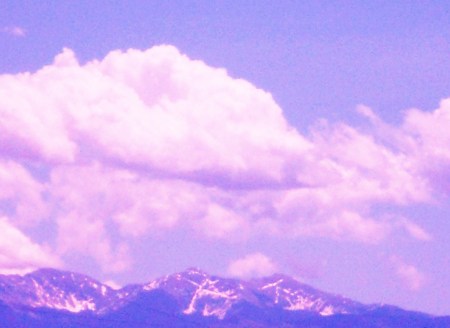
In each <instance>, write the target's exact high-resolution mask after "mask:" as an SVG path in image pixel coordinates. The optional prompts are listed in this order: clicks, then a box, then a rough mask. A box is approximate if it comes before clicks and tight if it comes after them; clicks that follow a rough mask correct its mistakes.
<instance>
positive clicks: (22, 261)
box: [0, 217, 61, 274]
mask: <svg viewBox="0 0 450 328" xmlns="http://www.w3.org/2000/svg"><path fill="white" fill-rule="evenodd" d="M60 265H61V262H60V260H59V259H58V258H57V257H56V256H55V255H52V254H51V252H50V251H48V250H46V249H45V248H44V247H42V246H41V245H38V244H36V243H34V242H33V241H31V240H30V239H29V238H28V237H27V236H26V235H24V234H23V233H22V232H21V231H20V230H18V229H17V228H15V227H14V226H13V225H12V224H11V222H10V220H9V219H8V218H6V217H1V218H0V272H1V273H2V274H13V273H18V274H23V273H26V272H29V271H33V270H35V269H37V268H39V267H58V266H60Z"/></svg>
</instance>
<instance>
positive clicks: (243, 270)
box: [228, 253, 277, 278]
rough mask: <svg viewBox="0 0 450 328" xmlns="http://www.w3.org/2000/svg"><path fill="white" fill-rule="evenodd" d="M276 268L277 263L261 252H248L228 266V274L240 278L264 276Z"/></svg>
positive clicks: (273, 271)
mask: <svg viewBox="0 0 450 328" xmlns="http://www.w3.org/2000/svg"><path fill="white" fill-rule="evenodd" d="M276 270H277V266H276V264H275V263H274V262H273V261H272V260H271V259H270V258H269V257H267V256H266V255H264V254H261V253H252V254H248V255H246V256H245V257H243V258H240V259H237V260H235V261H233V262H231V263H230V264H229V266H228V274H229V275H231V276H234V277H239V278H255V277H264V276H268V275H271V274H273V273H275V272H276Z"/></svg>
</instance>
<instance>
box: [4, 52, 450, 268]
mask: <svg viewBox="0 0 450 328" xmlns="http://www.w3.org/2000/svg"><path fill="white" fill-rule="evenodd" d="M449 104H450V101H443V102H442V103H441V107H440V108H439V109H437V110H436V111H434V112H432V113H425V112H422V111H419V110H410V111H408V112H407V113H406V116H405V122H404V123H403V124H402V125H401V126H399V127H395V126H389V125H388V124H386V123H384V122H382V121H381V120H380V119H379V118H378V117H377V116H376V115H375V114H374V112H373V111H372V110H371V109H369V108H367V107H363V106H361V107H359V112H360V113H362V114H363V115H365V116H366V117H368V118H369V120H370V121H371V122H372V124H373V126H374V129H373V130H374V132H373V131H372V132H370V133H369V132H362V131H360V130H358V129H357V128H355V127H351V126H349V125H346V124H342V123H341V124H332V123H327V122H325V121H323V122H320V123H319V124H317V125H316V126H315V127H313V128H312V129H311V132H310V134H309V135H302V134H300V133H299V132H298V131H297V130H295V129H294V128H293V127H292V126H290V125H289V124H288V123H287V122H286V120H285V118H284V116H283V112H282V110H281V108H280V107H279V106H278V105H277V104H276V103H275V101H274V100H273V98H272V96H271V95H270V94H269V93H267V92H265V91H263V90H260V89H258V88H256V87H255V86H253V85H252V84H250V83H249V82H246V81H244V80H240V79H233V78H231V77H230V76H228V75H227V73H226V71H225V70H223V69H216V68H211V67H209V66H207V65H206V64H204V63H203V62H201V61H194V60H190V59H189V58H188V57H186V56H185V55H183V54H180V53H179V51H178V50H177V49H175V48H174V47H171V46H158V47H154V48H151V49H149V50H146V51H139V50H133V49H130V50H128V51H125V52H122V51H113V52H111V53H109V54H108V55H107V56H106V57H105V58H104V59H102V60H92V61H90V62H88V63H86V64H80V63H79V62H78V60H77V59H76V56H75V54H74V53H73V51H71V50H69V49H64V50H63V51H62V53H61V54H59V55H57V56H56V57H55V60H54V63H53V64H51V65H48V66H45V67H43V68H42V69H41V70H39V71H37V72H35V73H23V74H16V75H1V76H0V155H1V158H2V159H1V160H0V187H2V188H0V190H1V191H0V211H2V212H1V213H3V214H5V215H6V214H7V215H9V216H11V217H13V218H14V221H13V222H14V224H20V225H26V224H28V225H29V226H32V225H33V224H35V223H37V222H42V220H48V222H53V224H55V225H56V227H57V231H58V235H57V236H56V237H55V238H56V239H57V244H58V254H61V256H68V254H70V252H80V253H89V254H90V255H91V256H92V257H93V258H95V259H97V261H99V262H101V265H102V266H103V267H104V268H107V267H111V268H115V270H120V269H124V268H126V267H128V266H129V265H130V263H131V262H132V259H131V258H130V256H129V254H128V253H127V246H126V245H127V242H128V241H129V239H130V238H140V237H142V236H145V235H147V234H151V233H158V234H159V233H164V231H167V230H170V229H175V228H177V227H180V226H183V227H186V226H188V227H191V228H192V229H194V230H195V231H201V232H202V233H203V234H204V235H205V236H208V237H212V238H227V239H233V237H234V236H236V235H245V236H255V235H258V234H265V233H269V234H279V235H280V236H287V237H291V238H295V237H298V236H312V237H323V238H335V239H350V240H358V241H361V242H369V243H374V242H381V241H382V240H384V239H385V238H387V237H388V236H389V235H390V234H391V233H392V231H394V230H399V229H400V230H404V231H406V232H408V233H409V235H411V236H412V237H413V238H416V239H419V240H429V239H430V238H431V236H429V235H428V234H427V233H426V231H425V230H424V229H423V228H421V227H419V226H417V224H415V223H414V222H412V221H410V220H406V219H403V218H393V219H390V220H385V219H384V216H383V215H384V213H381V214H378V212H377V211H376V209H378V210H379V209H380V208H382V207H383V205H385V204H389V205H390V206H394V207H404V206H408V205H410V204H416V203H426V202H431V199H432V198H433V197H432V196H433V192H434V191H435V190H437V189H439V190H444V191H446V192H449V191H450V186H443V181H449V180H448V179H442V176H446V175H449V176H450V170H448V165H447V164H448V163H449V162H450V154H449V153H448V149H449V147H448V146H449V145H450V135H449V134H448V129H446V126H448V123H450V114H449V112H450V105H449ZM32 167H39V170H41V171H42V172H44V173H42V172H41V173H42V174H41V176H39V174H36V172H34V173H33V174H31V173H30V172H31V171H32V169H31V168H32ZM436 177H439V179H438V178H436ZM380 205H381V206H380ZM116 230H117V231H116ZM113 234H114V236H115V238H114V240H116V241H115V242H113V241H112V240H113V238H111V235H113ZM117 240H118V241H117ZM87 245H90V246H87ZM115 254H120V256H115Z"/></svg>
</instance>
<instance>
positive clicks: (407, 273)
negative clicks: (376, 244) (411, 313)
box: [390, 256, 426, 291]
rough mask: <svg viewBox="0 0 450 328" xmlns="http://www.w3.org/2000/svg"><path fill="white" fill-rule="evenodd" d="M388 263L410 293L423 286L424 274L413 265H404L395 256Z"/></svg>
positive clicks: (424, 281)
mask: <svg viewBox="0 0 450 328" xmlns="http://www.w3.org/2000/svg"><path fill="white" fill-rule="evenodd" d="M390 261H391V264H392V265H393V266H394V270H395V273H396V275H397V277H398V278H399V279H400V281H401V282H402V284H403V285H404V286H405V287H406V288H408V289H410V290H412V291H418V290H420V289H421V288H422V287H423V286H424V285H425V283H426V276H425V274H424V273H422V272H420V271H419V269H417V268H416V267H415V266H414V265H411V264H408V263H405V262H404V261H403V260H402V259H400V258H398V257H396V256H392V257H391V258H390Z"/></svg>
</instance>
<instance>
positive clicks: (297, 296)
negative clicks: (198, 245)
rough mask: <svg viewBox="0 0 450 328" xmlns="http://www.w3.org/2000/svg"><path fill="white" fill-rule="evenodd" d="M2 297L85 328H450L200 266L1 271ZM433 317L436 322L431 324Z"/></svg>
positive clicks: (290, 284)
mask: <svg viewBox="0 0 450 328" xmlns="http://www.w3.org/2000/svg"><path fill="white" fill-rule="evenodd" d="M0 302H1V303H0V308H2V309H4V310H5V309H6V310H5V311H7V312H8V311H9V312H8V313H7V316H9V317H17V318H18V320H19V319H20V320H22V319H23V318H25V319H23V320H25V321H26V320H31V323H30V322H28V323H27V327H38V326H36V324H39V323H42V322H53V321H54V320H56V321H58V320H64V322H65V325H64V326H67V327H71V322H72V321H73V320H74V321H73V322H79V321H80V320H81V321H83V325H82V326H85V327H97V326H96V325H97V324H99V322H103V323H102V324H101V325H100V326H102V327H103V326H105V327H106V326H108V325H105V324H104V322H105V320H106V321H107V322H115V321H117V320H119V321H122V322H126V321H127V320H128V321H130V320H131V322H132V323H131V325H128V326H130V327H141V326H142V327H144V326H149V325H150V326H152V325H153V324H155V325H157V324H158V322H159V323H160V324H163V325H166V324H168V325H170V326H177V325H178V324H180V325H181V326H183V327H184V326H189V325H193V326H198V325H200V326H208V327H216V326H217V327H226V326H250V327H251V326H258V327H272V326H277V325H280V324H281V325H283V326H286V327H289V326H290V325H293V326H296V325H297V324H298V323H300V322H302V324H306V326H307V327H308V322H309V323H310V324H311V327H312V326H314V327H322V325H325V326H327V325H328V326H327V327H334V325H333V324H334V323H335V322H336V324H338V323H339V322H341V321H342V322H346V321H348V320H353V321H355V322H358V321H363V322H365V323H364V326H367V327H370V324H371V322H372V321H374V322H375V323H377V322H378V323H379V322H383V325H381V326H380V325H378V326H376V327H401V326H402V325H396V324H397V323H399V322H400V323H401V324H403V323H405V322H408V324H409V326H411V322H409V321H411V320H412V323H414V322H419V323H421V324H425V326H426V327H450V317H437V316H432V315H429V314H425V313H419V312H413V311H406V310H403V309H400V308H398V307H395V306H389V305H383V304H370V305H367V304H363V303H360V302H357V301H354V300H351V299H349V298H346V297H343V296H340V295H335V294H331V293H326V292H323V291H320V290H318V289H315V288H314V287H312V286H309V285H307V284H304V283H302V282H300V281H298V280H296V279H294V278H292V277H289V276H287V275H283V274H274V275H271V276H269V277H263V278H255V279H251V280H241V279H234V278H221V277H219V276H215V275H210V274H208V273H206V272H205V271H202V270H200V269H198V268H189V269H187V270H185V271H182V272H178V273H174V274H170V275H166V276H163V277H160V278H157V279H154V280H152V281H150V282H148V283H144V284H130V285H126V286H124V287H122V288H120V289H113V288H111V287H109V286H108V285H106V284H104V283H101V282H99V281H97V280H95V279H93V278H91V277H89V276H87V275H83V274H79V273H74V272H70V271H61V270H57V269H51V268H43V269H39V270H36V271H34V272H31V273H28V274H25V275H23V276H19V275H0ZM14 311H16V312H14ZM17 311H18V312H17ZM1 317H2V314H1V312H0V319H1ZM36 318H37V319H36ZM40 318H41V319H40ZM55 318H56V319H55ZM58 318H59V319H58ZM137 318H140V319H139V320H141V321H139V320H138V321H136V320H137ZM411 318H413V319H411ZM20 320H19V321H20ZM52 320H53V321H52ZM71 320H72V321H71ZM108 320H109V321H108ZM133 320H134V321H133ZM370 320H372V321H370ZM436 320H437V321H439V322H440V321H442V323H439V324H438V325H435V324H434V322H435V321H436ZM385 321H386V322H390V323H389V324H385V323H386V322H385ZM391 321H392V322H391ZM133 322H134V323H133ZM330 322H332V324H331V325H330ZM378 323H377V324H378ZM141 324H142V325H141ZM368 324H369V325H368ZM56 326H57V325H56ZM325 326H324V327H325ZM344 326H345V325H344ZM344 326H343V327H344ZM18 327H21V326H18ZM336 327H340V326H339V325H337V326H336ZM374 327H375V326H374ZM411 327H415V326H414V325H413V326H411ZM417 327H419V326H417ZM420 327H422V326H420Z"/></svg>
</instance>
